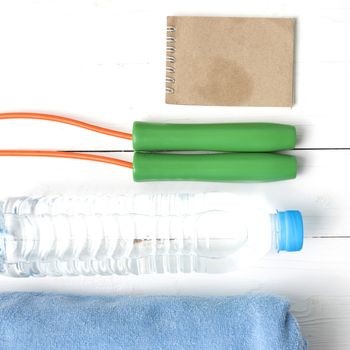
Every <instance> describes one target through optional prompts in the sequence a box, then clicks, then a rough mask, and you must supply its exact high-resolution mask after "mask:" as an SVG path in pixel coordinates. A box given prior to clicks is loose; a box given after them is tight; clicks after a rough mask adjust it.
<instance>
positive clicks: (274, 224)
mask: <svg viewBox="0 0 350 350" xmlns="http://www.w3.org/2000/svg"><path fill="white" fill-rule="evenodd" d="M270 220H271V250H273V251H274V252H279V241H280V230H279V227H278V218H277V214H270Z"/></svg>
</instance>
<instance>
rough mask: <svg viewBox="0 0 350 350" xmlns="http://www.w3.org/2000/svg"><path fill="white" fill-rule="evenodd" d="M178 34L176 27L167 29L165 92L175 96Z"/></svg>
mask: <svg viewBox="0 0 350 350" xmlns="http://www.w3.org/2000/svg"><path fill="white" fill-rule="evenodd" d="M175 32H176V27H174V26H168V27H167V46H166V53H167V56H166V74H167V76H166V79H165V83H166V87H165V92H166V93H167V94H173V93H174V92H175V89H174V85H175V78H174V77H173V76H172V75H173V74H175V70H176V68H175V62H176V58H175V52H176V47H175V43H176V38H175V34H174V33H175Z"/></svg>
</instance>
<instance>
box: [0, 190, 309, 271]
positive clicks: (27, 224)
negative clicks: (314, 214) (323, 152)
mask: <svg viewBox="0 0 350 350" xmlns="http://www.w3.org/2000/svg"><path fill="white" fill-rule="evenodd" d="M302 245H303V223H302V217H301V214H300V212H299V211H295V210H288V211H275V210H272V209H271V208H269V206H268V205H266V203H264V202H263V201H259V200H257V199H256V198H251V197H246V196H238V195H234V194H230V193H199V194H152V195H150V194H136V195H119V196H111V197H40V198H34V197H20V198H9V199H7V200H4V201H2V202H1V203H0V269H1V272H2V273H3V274H7V275H10V276H16V277H27V276H63V275H72V276H74V275H96V274H99V275H111V274H122V275H123V274H147V273H189V272H207V273H219V272H227V271H231V270H233V269H236V268H239V267H241V266H244V265H248V264H251V263H254V262H255V261H256V260H257V259H259V258H261V257H263V256H264V255H266V254H267V253H269V252H279V251H288V252H292V251H298V250H300V249H301V248H302Z"/></svg>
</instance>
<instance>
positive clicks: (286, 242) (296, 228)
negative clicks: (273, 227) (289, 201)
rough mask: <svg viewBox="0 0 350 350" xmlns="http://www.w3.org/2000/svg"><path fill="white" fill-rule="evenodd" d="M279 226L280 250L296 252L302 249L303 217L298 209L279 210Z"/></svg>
mask: <svg viewBox="0 0 350 350" xmlns="http://www.w3.org/2000/svg"><path fill="white" fill-rule="evenodd" d="M277 227H278V228H279V230H278V231H279V235H278V236H279V239H278V242H277V247H278V250H279V251H281V250H285V251H287V252H296V251H299V250H301V248H302V247H303V242H304V228H303V218H302V216H301V213H300V211H298V210H287V211H279V212H277Z"/></svg>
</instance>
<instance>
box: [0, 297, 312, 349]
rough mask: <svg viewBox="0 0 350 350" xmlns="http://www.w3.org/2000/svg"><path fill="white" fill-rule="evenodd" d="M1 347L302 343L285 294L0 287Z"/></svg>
mask: <svg viewBox="0 0 350 350" xmlns="http://www.w3.org/2000/svg"><path fill="white" fill-rule="evenodd" d="M0 349H1V350H9V349H16V350H21V349H26V350H28V349H29V350H37V349H39V350H40V349H45V350H50V349H60V350H69V349H94V350H105V349H113V350H119V349H120V350H121V349H122V350H129V349H143V350H151V349H152V350H158V349H159V350H160V349H162V350H164V349H172V350H182V349H196V350H198V349H210V350H216V349H225V350H228V349H235V350H255V349H259V350H284V349H286V350H302V349H306V343H305V341H304V340H303V338H302V336H301V334H300V330H299V328H298V325H297V322H296V320H295V319H294V317H293V316H292V315H291V314H290V313H289V305H288V302H287V301H286V300H284V299H281V298H279V297H273V296H263V295H255V296H254V295H248V296H237V297H205V298H203V297H133V296H74V295H57V294H45V293H5V294H0Z"/></svg>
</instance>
